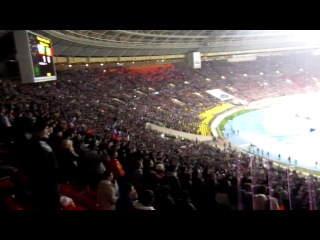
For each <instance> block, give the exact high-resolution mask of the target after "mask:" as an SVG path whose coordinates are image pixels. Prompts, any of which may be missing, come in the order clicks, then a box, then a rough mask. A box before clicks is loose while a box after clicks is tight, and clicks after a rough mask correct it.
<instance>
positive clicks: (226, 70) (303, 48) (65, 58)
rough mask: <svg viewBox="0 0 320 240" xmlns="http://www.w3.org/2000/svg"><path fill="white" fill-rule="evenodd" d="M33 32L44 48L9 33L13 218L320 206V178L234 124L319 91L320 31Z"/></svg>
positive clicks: (5, 123)
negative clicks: (233, 134) (250, 143)
mask: <svg viewBox="0 0 320 240" xmlns="http://www.w3.org/2000/svg"><path fill="white" fill-rule="evenodd" d="M20 31H21V30H20ZM22 31H25V32H23V33H22V34H25V36H27V37H28V40H30V39H31V38H33V40H32V41H37V40H39V42H38V43H36V44H35V45H34V46H35V47H36V48H37V50H36V51H33V50H32V46H31V45H32V44H34V43H31V40H30V41H29V42H28V43H27V42H26V43H24V42H21V39H17V38H18V37H17V36H23V35H16V32H17V31H15V30H0V79H1V82H0V98H1V101H0V107H1V121H0V209H1V210H2V209H3V210H30V209H31V210H34V209H35V210H159V211H161V210H183V211H187V210H200V211H201V210H203V211H210V210H212V211H216V210H319V209H320V180H318V176H319V175H320V172H318V171H310V170H308V169H303V168H299V167H297V166H296V164H295V163H294V160H293V159H290V157H289V158H288V162H287V163H279V162H276V161H273V160H271V159H270V158H268V154H267V153H263V152H262V153H261V151H260V152H259V150H258V151H256V152H255V153H254V154H253V153H252V152H247V151H244V150H242V149H240V148H239V147H238V146H236V145H233V144H231V143H230V142H229V141H228V139H227V138H226V137H224V135H223V134H222V132H223V125H221V124H223V123H225V122H226V121H227V119H228V116H231V115H232V114H233V116H235V115H237V114H244V113H245V112H246V111H249V110H251V109H256V108H263V107H265V106H268V105H270V104H272V103H274V101H275V100H277V99H279V98H284V97H286V98H287V97H288V98H287V99H290V97H292V96H300V95H301V94H309V93H317V92H319V91H320V56H319V53H320V52H319V51H320V44H319V43H320V41H319V40H320V31H316V30H312V31H309V30H284V31H282V30H22ZM20 43H21V44H20ZM18 44H19V45H18ZM23 48H24V49H27V51H28V54H20V52H19V51H20V50H21V49H23ZM42 48H43V49H44V50H43V54H42V53H40V52H41V51H42ZM48 49H49V50H48ZM33 54H34V55H33ZM29 55H30V56H29ZM38 55H39V56H38ZM44 56H45V57H44ZM36 57H40V58H39V59H40V60H36V61H37V62H35V60H34V59H38V58H36ZM29 59H32V61H33V62H32V63H31V65H30V66H31V67H33V68H32V70H31V73H30V71H29V70H30V69H31V68H30V69H26V70H24V68H27V67H28V64H27V63H28V61H29ZM51 63H53V66H52V68H51V70H50V71H52V72H50V74H49V73H47V72H45V73H44V75H43V76H42V75H41V76H40V75H39V74H41V73H42V72H41V71H42V70H41V69H45V70H44V71H49V70H47V69H49V68H43V67H44V66H50V64H51ZM25 73H26V74H25ZM29 73H30V74H31V75H30V74H29ZM28 74H29V75H28ZM37 74H38V75H37ZM24 75H26V76H27V77H26V76H24ZM31 76H33V77H31ZM47 77H48V78H47ZM27 78H28V79H27ZM26 79H27V80H26ZM296 99H297V102H299V99H298V98H296ZM304 104H308V106H307V107H306V108H308V109H311V110H310V111H313V112H314V113H318V112H319V111H318V110H317V104H316V102H314V101H313V100H312V98H310V102H306V103H304ZM297 105H298V104H297ZM299 106H301V105H299ZM313 106H314V107H313ZM301 107H303V106H301ZM293 108H294V106H293ZM313 108H314V110H313ZM275 117H276V116H275ZM214 121H217V124H216V126H215V127H214V129H212V123H213V122H214ZM279 156H280V153H279ZM315 161H316V160H315ZM317 164H318V163H317V162H315V165H317Z"/></svg>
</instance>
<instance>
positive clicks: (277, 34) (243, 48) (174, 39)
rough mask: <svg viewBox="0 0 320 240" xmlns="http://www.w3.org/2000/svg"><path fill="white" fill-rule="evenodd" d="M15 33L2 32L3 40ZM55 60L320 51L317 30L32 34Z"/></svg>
mask: <svg viewBox="0 0 320 240" xmlns="http://www.w3.org/2000/svg"><path fill="white" fill-rule="evenodd" d="M10 31H13V30H0V38H1V37H2V36H3V35H5V34H6V33H8V32H10ZM30 31H32V32H35V33H38V34H40V35H42V36H44V37H48V38H50V39H51V40H52V43H53V48H54V52H55V56H61V57H63V56H68V57H106V58H107V57H139V56H161V55H179V54H187V53H191V52H201V53H211V54H218V53H230V52H239V53H246V52H247V53H250V52H255V51H257V52H259V51H266V50H272V51H286V50H299V49H317V48H320V31H318V30H299V31H298V30H30Z"/></svg>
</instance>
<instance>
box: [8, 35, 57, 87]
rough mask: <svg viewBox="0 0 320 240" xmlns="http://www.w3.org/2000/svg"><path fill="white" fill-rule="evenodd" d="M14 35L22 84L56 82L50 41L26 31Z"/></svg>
mask: <svg viewBox="0 0 320 240" xmlns="http://www.w3.org/2000/svg"><path fill="white" fill-rule="evenodd" d="M14 35H15V43H16V50H17V60H18V63H19V69H20V74H21V79H22V83H36V82H44V81H52V80H57V76H56V70H55V65H54V62H53V47H52V42H51V40H50V39H48V38H46V37H43V36H41V35H39V34H36V33H33V32H31V31H28V30H19V31H15V32H14Z"/></svg>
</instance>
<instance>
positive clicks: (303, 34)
mask: <svg viewBox="0 0 320 240" xmlns="http://www.w3.org/2000/svg"><path fill="white" fill-rule="evenodd" d="M286 32H287V33H288V35H290V36H291V37H292V38H295V40H308V41H310V40H313V41H314V40H320V30H287V31H286Z"/></svg>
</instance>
